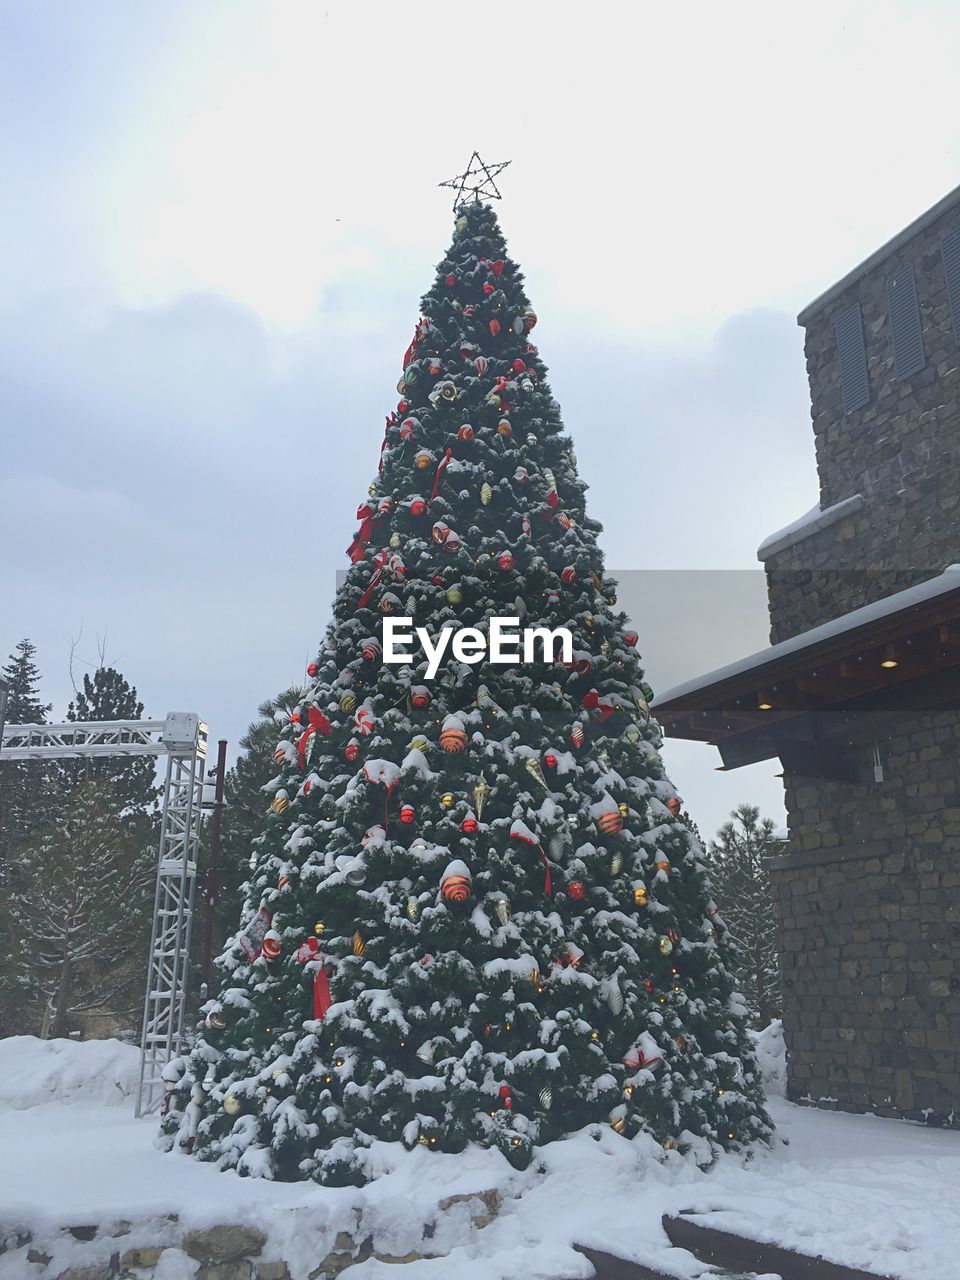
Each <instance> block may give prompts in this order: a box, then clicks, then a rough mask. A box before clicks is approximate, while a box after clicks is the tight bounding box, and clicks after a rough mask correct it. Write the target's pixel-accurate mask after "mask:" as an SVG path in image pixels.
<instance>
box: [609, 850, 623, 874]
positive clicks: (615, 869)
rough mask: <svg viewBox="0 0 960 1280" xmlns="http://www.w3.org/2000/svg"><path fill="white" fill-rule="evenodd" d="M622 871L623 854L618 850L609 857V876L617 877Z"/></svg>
mask: <svg viewBox="0 0 960 1280" xmlns="http://www.w3.org/2000/svg"><path fill="white" fill-rule="evenodd" d="M622 870H623V854H622V853H621V852H620V850H619V849H618V850H617V851H616V852H615V853H614V854H612V855H611V857H610V874H611V875H612V876H618V875H619V874H620V872H621V871H622Z"/></svg>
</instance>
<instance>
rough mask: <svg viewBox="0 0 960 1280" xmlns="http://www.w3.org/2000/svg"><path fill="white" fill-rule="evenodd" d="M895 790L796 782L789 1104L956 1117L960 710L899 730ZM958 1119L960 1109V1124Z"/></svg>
mask: <svg viewBox="0 0 960 1280" xmlns="http://www.w3.org/2000/svg"><path fill="white" fill-rule="evenodd" d="M884 752H885V757H886V758H885V760H884V770H885V774H886V777H885V780H884V782H883V783H881V784H879V785H878V784H876V783H875V782H873V781H872V771H870V773H871V779H870V781H867V780H866V774H867V772H868V770H867V769H866V768H865V770H864V773H865V780H864V781H863V782H862V783H859V784H857V785H850V784H848V783H839V782H823V781H813V780H808V779H803V778H791V779H788V780H787V807H788V814H789V823H790V831H791V852H790V854H788V855H787V856H786V857H782V858H778V859H775V860H774V861H773V864H772V866H771V876H772V880H773V884H774V891H775V894H776V898H777V905H778V917H779V945H780V955H781V980H782V984H783V996H784V1031H785V1035H786V1040H787V1049H788V1054H789V1074H788V1088H787V1093H788V1097H791V1098H793V1099H794V1100H812V1101H814V1102H817V1103H818V1104H820V1105H835V1106H838V1107H840V1108H841V1109H845V1110H865V1109H870V1110H876V1111H878V1112H879V1113H880V1114H883V1115H898V1114H900V1115H905V1116H908V1117H911V1118H914V1119H921V1118H924V1115H923V1113H924V1112H928V1111H929V1112H932V1113H933V1115H931V1116H929V1117H928V1118H930V1119H932V1120H937V1121H939V1122H944V1121H945V1120H946V1119H947V1117H949V1116H950V1115H951V1114H953V1113H960V1105H958V1104H960V716H958V715H957V714H956V713H942V714H939V715H937V716H933V717H928V718H924V719H923V720H916V721H913V722H911V723H908V724H904V725H902V726H900V727H899V729H898V730H897V732H896V733H895V736H894V737H893V738H892V739H890V740H889V741H888V742H887V743H886V744H885V745H884ZM957 1121H960V1115H958V1116H957Z"/></svg>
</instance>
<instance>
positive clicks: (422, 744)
mask: <svg viewBox="0 0 960 1280" xmlns="http://www.w3.org/2000/svg"><path fill="white" fill-rule="evenodd" d="M429 747H430V743H429V742H428V741H427V740H426V738H425V737H424V736H423V734H422V733H418V734H417V736H416V737H415V738H411V739H410V741H409V742H408V743H407V750H408V751H427V750H428V749H429Z"/></svg>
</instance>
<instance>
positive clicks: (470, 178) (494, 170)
mask: <svg viewBox="0 0 960 1280" xmlns="http://www.w3.org/2000/svg"><path fill="white" fill-rule="evenodd" d="M509 163H510V161H509V160H501V162H500V163H499V164H484V163H483V161H482V160H481V159H480V152H479V151H474V153H473V155H472V156H471V157H470V163H469V164H468V165H467V169H466V172H465V173H461V174H458V175H457V177H456V178H448V179H447V181H446V182H441V183H440V184H439V185H440V186H441V187H454V188H455V189H456V192H457V194H456V198H455V199H454V202H453V207H454V209H455V210H456V209H459V208H460V206H461V205H464V204H467V203H468V201H469V198H470V196H473V198H474V200H475V201H479V200H481V199H484V200H501V199H502V198H503V197H502V196H501V195H500V192H499V191H498V189H497V184H496V183H495V182H494V178H496V176H497V174H498V173H501V172H502V171H503V170H504V169H505V168H506V167H507V165H508V164H509Z"/></svg>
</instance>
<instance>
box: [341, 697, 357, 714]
mask: <svg viewBox="0 0 960 1280" xmlns="http://www.w3.org/2000/svg"><path fill="white" fill-rule="evenodd" d="M356 705H357V700H356V698H355V697H354V696H353V694H352V693H345V694H344V695H343V696H342V697H341V699H340V710H341V711H346V712H347V713H349V712H351V711H353V710H354V708H355V707H356Z"/></svg>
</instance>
